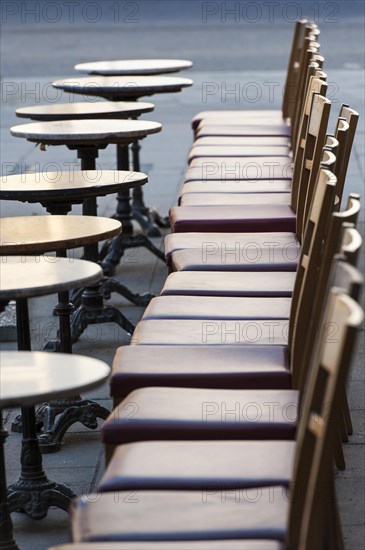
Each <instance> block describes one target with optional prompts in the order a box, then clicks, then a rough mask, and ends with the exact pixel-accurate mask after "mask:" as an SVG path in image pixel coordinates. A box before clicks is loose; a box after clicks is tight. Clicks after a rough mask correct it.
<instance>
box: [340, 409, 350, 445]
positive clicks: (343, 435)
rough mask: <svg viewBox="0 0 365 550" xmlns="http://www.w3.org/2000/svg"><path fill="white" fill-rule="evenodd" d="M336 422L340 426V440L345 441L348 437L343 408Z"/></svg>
mask: <svg viewBox="0 0 365 550" xmlns="http://www.w3.org/2000/svg"><path fill="white" fill-rule="evenodd" d="M338 424H339V428H340V434H341V441H342V443H347V442H348V440H349V438H348V433H347V426H346V422H345V416H344V413H343V410H341V413H340V418H339V422H338Z"/></svg>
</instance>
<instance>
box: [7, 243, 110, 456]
mask: <svg viewBox="0 0 365 550" xmlns="http://www.w3.org/2000/svg"><path fill="white" fill-rule="evenodd" d="M64 255H65V253H62V252H61V253H59V256H64ZM58 300H59V303H58V304H57V305H56V307H55V308H54V310H55V312H56V314H57V316H58V318H59V327H60V328H59V339H57V340H51V341H50V345H47V346H46V347H45V348H44V349H45V350H46V351H59V352H62V353H72V334H71V329H70V315H71V313H72V311H73V310H74V307H73V305H72V304H71V303H70V301H69V293H68V292H67V291H65V292H59V293H58ZM22 315H23V317H24V315H25V313H24V312H23V314H22ZM22 326H23V325H22ZM28 326H29V325H28ZM21 330H22V331H24V330H25V332H24V334H23V338H25V339H26V338H27V336H26V328H25V329H24V327H23V328H22V329H21ZM29 348H30V340H29ZM109 414H110V411H109V410H108V409H107V408H105V407H103V406H101V405H99V403H96V402H95V401H90V400H84V399H82V397H81V396H79V395H77V396H75V397H74V398H72V399H67V400H53V401H50V402H49V403H43V404H42V405H41V406H40V407H38V408H37V411H36V414H35V418H34V426H35V431H37V430H38V431H40V430H41V429H42V428H43V433H42V434H41V435H39V437H38V445H39V448H40V450H41V452H42V453H43V454H48V453H54V452H57V451H59V450H60V448H61V444H62V440H63V436H64V435H65V433H66V432H67V430H68V429H69V428H70V426H72V425H73V424H75V423H76V422H81V424H83V425H84V426H85V427H86V428H90V429H93V430H95V429H96V428H97V427H98V418H101V419H102V420H105V419H106V418H107V417H108V416H109ZM12 430H13V431H16V432H19V431H24V426H23V415H21V416H20V417H17V418H16V419H15V420H14V422H13V423H12Z"/></svg>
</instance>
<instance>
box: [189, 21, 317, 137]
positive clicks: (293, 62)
mask: <svg viewBox="0 0 365 550" xmlns="http://www.w3.org/2000/svg"><path fill="white" fill-rule="evenodd" d="M313 32H314V33H315V34H316V35H318V34H319V31H318V27H317V26H316V25H315V24H313V23H310V22H309V21H307V20H306V19H301V20H299V21H297V22H296V24H295V28H294V35H293V41H292V45H291V49H290V55H289V61H288V68H287V75H286V82H285V86H284V94H283V103H282V109H281V110H261V111H255V112H252V111H249V110H242V109H241V110H234V111H224V110H220V111H202V112H200V113H198V114H196V115H195V116H194V117H193V119H192V128H193V130H196V128H197V127H198V126H199V124H200V122H202V121H203V120H204V121H207V120H213V121H214V122H216V121H219V120H230V119H237V118H239V119H240V120H242V122H244V121H246V120H247V119H253V120H257V119H262V118H263V119H265V120H267V118H269V119H270V120H273V121H275V122H278V123H280V122H281V121H282V120H283V119H284V120H286V119H288V118H290V115H291V112H292V110H293V104H294V101H293V97H292V90H291V88H293V87H295V83H296V80H297V78H298V76H297V75H298V70H299V61H300V55H301V50H302V46H303V44H304V38H305V37H306V36H308V35H309V34H311V33H312V34H313Z"/></svg>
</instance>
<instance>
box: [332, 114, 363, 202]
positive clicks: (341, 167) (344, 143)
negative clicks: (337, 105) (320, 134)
mask: <svg viewBox="0 0 365 550" xmlns="http://www.w3.org/2000/svg"><path fill="white" fill-rule="evenodd" d="M358 120H359V113H357V112H356V111H354V110H353V109H351V108H350V107H349V106H348V105H342V107H341V110H340V114H339V118H338V121H337V126H336V130H335V137H336V138H337V140H338V142H339V144H340V147H339V149H340V151H341V152H340V154H339V155H338V157H337V164H336V167H335V174H336V176H337V189H336V195H337V196H338V197H339V203H338V204H339V205H340V202H341V198H342V194H343V188H344V185H345V180H346V174H347V169H348V165H349V162H350V156H351V151H352V146H353V143H354V138H355V133H356V128H357V123H358Z"/></svg>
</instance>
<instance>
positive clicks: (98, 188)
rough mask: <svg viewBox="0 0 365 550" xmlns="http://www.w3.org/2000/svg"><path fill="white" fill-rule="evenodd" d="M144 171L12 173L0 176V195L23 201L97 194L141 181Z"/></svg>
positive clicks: (106, 192)
mask: <svg viewBox="0 0 365 550" xmlns="http://www.w3.org/2000/svg"><path fill="white" fill-rule="evenodd" d="M147 181H148V176H147V175H146V174H144V173H143V172H129V171H123V170H70V171H66V170H65V171H63V172H46V171H43V172H39V173H31V172H29V173H28V172H26V173H24V174H14V175H10V176H2V177H1V178H0V199H3V200H19V201H23V202H41V201H42V200H43V201H46V200H47V199H48V200H49V201H52V200H64V201H65V202H66V201H68V200H69V201H70V202H72V199H75V198H80V197H81V198H85V197H87V198H89V197H91V196H94V197H99V196H103V195H108V194H110V193H118V192H119V191H123V190H126V189H130V188H133V187H139V186H141V185H144V184H145V183H147Z"/></svg>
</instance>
